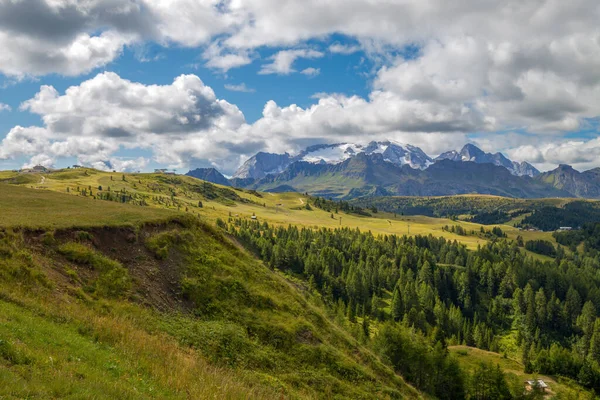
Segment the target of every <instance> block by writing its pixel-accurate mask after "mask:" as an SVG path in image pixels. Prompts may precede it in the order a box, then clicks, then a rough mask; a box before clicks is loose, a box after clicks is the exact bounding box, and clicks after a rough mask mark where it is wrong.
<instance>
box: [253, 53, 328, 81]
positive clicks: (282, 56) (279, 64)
mask: <svg viewBox="0 0 600 400" xmlns="http://www.w3.org/2000/svg"><path fill="white" fill-rule="evenodd" d="M323 55H324V54H323V53H322V52H320V51H317V50H312V49H296V50H281V51H279V52H278V53H277V54H275V55H274V56H272V57H270V59H271V60H273V62H271V63H270V64H265V65H263V66H262V68H261V70H260V71H259V72H258V73H259V74H263V75H266V74H278V75H289V74H291V73H292V72H296V70H295V69H293V68H292V65H293V64H294V61H296V60H297V59H298V58H308V59H314V58H320V57H323Z"/></svg>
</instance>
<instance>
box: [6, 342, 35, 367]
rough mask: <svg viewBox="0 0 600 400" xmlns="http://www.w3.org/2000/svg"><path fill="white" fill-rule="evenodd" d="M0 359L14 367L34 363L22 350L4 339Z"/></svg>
mask: <svg viewBox="0 0 600 400" xmlns="http://www.w3.org/2000/svg"><path fill="white" fill-rule="evenodd" d="M0 359H4V360H6V361H8V362H9V363H10V364H12V365H27V364H31V362H32V360H31V358H29V357H28V356H27V355H26V354H24V353H23V352H22V351H21V350H19V349H17V348H15V347H14V345H12V344H11V343H9V342H7V341H5V340H2V339H0Z"/></svg>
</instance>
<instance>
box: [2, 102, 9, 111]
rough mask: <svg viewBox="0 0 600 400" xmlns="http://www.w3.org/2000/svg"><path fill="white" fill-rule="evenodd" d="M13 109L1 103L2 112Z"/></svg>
mask: <svg viewBox="0 0 600 400" xmlns="http://www.w3.org/2000/svg"><path fill="white" fill-rule="evenodd" d="M11 110H12V107H11V106H9V105H8V104H4V103H0V111H11Z"/></svg>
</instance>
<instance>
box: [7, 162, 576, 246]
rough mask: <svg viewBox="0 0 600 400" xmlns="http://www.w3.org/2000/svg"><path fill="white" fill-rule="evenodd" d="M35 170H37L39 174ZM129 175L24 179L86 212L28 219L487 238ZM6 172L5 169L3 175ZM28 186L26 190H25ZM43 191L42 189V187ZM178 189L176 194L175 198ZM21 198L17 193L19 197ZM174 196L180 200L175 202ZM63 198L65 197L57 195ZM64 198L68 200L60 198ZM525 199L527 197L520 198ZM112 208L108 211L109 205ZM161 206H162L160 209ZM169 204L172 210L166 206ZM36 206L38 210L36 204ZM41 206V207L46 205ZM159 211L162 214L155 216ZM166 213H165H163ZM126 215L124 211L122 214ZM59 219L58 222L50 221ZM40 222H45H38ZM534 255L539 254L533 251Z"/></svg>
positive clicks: (285, 197) (276, 196)
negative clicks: (236, 219)
mask: <svg viewBox="0 0 600 400" xmlns="http://www.w3.org/2000/svg"><path fill="white" fill-rule="evenodd" d="M2 174H4V179H7V178H11V177H12V178H15V177H18V176H27V177H29V178H28V179H31V176H32V174H26V175H19V174H18V173H13V172H3V173H2ZM34 175H35V174H34ZM124 176H125V180H123V179H122V177H123V174H120V173H109V172H102V171H97V170H92V169H78V170H59V171H56V172H52V173H48V174H43V177H44V183H43V185H42V184H41V183H38V185H37V186H35V185H30V184H23V186H27V187H39V188H41V189H46V190H50V191H55V192H59V193H61V194H63V195H64V196H66V195H67V189H68V190H69V195H70V196H72V197H74V198H75V199H76V200H73V201H74V202H76V201H78V202H76V203H72V204H71V207H70V208H72V209H74V210H77V212H78V213H82V214H84V215H81V216H78V215H75V214H74V215H72V216H70V215H60V216H57V217H56V218H55V217H54V216H53V215H47V214H48V211H47V210H44V211H42V212H38V211H33V212H32V213H31V214H32V215H31V217H32V218H31V221H29V222H28V225H29V226H36V221H37V220H43V219H51V221H49V223H47V225H46V226H56V227H60V226H61V223H62V226H69V224H73V223H74V221H76V220H77V219H79V220H82V221H86V223H87V224H89V226H94V224H100V225H102V224H104V223H106V224H107V225H115V224H116V225H118V224H120V223H133V224H137V223H139V222H140V221H143V220H145V219H149V218H150V219H152V218H159V219H160V218H165V217H168V215H169V214H167V212H168V210H170V211H171V212H173V211H180V212H185V211H186V209H187V212H188V214H192V215H197V216H201V217H203V218H206V219H208V220H212V221H215V220H216V219H217V218H221V219H224V220H226V219H227V218H228V216H229V215H232V216H236V215H237V216H240V217H242V218H250V217H251V216H252V215H256V216H257V217H258V219H259V220H260V221H266V222H269V223H270V224H275V225H283V226H287V225H288V224H294V225H298V226H305V227H315V226H318V227H321V226H322V227H327V228H336V227H339V226H346V227H352V228H360V229H361V230H370V231H372V232H373V233H375V234H396V235H405V234H411V235H417V234H419V235H429V234H432V235H434V236H438V237H439V236H443V237H445V238H447V239H449V240H458V241H459V242H461V243H464V244H465V245H466V246H467V247H468V248H470V249H475V248H477V246H478V245H480V244H483V243H485V242H486V241H487V240H486V239H482V238H480V237H478V236H477V235H467V236H460V235H456V234H453V233H451V232H446V231H444V230H442V228H443V227H444V226H445V225H450V226H451V225H461V226H463V228H465V229H467V230H468V231H471V230H474V231H476V232H478V231H479V228H480V227H481V225H479V224H473V223H469V222H464V221H452V220H450V219H445V218H432V217H425V216H401V215H394V214H393V213H386V212H379V213H377V214H373V216H372V217H364V216H358V215H354V214H344V213H340V214H335V215H334V218H331V213H329V212H326V211H323V210H320V209H318V208H316V207H313V210H312V211H309V210H306V209H305V208H304V207H303V205H304V204H305V203H306V202H307V201H309V200H308V199H307V198H306V197H305V196H304V195H303V194H301V193H262V194H261V193H256V192H254V193H253V192H252V191H248V190H235V189H231V188H227V187H222V186H219V185H212V184H205V183H204V182H203V181H200V180H198V179H195V178H192V177H188V176H174V177H173V176H166V175H161V174H124ZM1 177H2V175H1V174H0V179H1ZM41 178H42V175H36V178H35V179H37V180H38V181H39V182H41ZM336 184H340V190H342V189H343V188H344V187H346V184H347V185H350V186H352V184H353V183H352V182H336ZM78 187H79V188H80V189H89V187H91V188H92V190H93V193H94V195H97V194H98V193H106V192H107V190H108V188H110V189H111V193H115V192H118V191H121V190H125V191H127V193H132V194H136V195H137V196H139V197H140V198H144V200H145V201H146V203H147V204H148V207H139V206H137V207H134V206H131V207H134V208H130V209H128V210H129V211H128V212H130V213H134V214H131V215H125V214H126V213H125V209H124V208H122V207H115V205H118V203H115V202H111V201H100V200H96V201H89V200H91V197H89V196H87V197H83V196H81V194H80V193H79V192H77V188H78ZM99 187H102V191H99V190H98V189H99ZM22 190H24V189H22ZM37 192H42V193H44V192H45V190H44V191H42V190H38V191H37ZM172 194H174V196H173V197H172ZM26 196H32V197H33V198H37V197H40V196H41V197H43V196H45V195H44V194H36V195H33V194H31V191H29V192H24V193H22V194H21V195H19V196H15V195H13V196H12V197H13V198H12V199H7V200H6V201H5V202H4V204H7V205H9V206H10V205H11V204H12V205H14V204H15V203H16V202H18V201H19V200H20V197H26ZM2 197H3V194H2V192H1V191H0V206H2V205H3V202H2ZM15 197H17V198H15ZM456 198H457V199H459V200H460V199H474V201H477V202H480V203H482V204H487V203H488V202H500V203H502V204H503V202H508V203H510V204H512V203H513V202H514V200H512V199H505V198H501V197H497V196H474V195H473V196H469V195H466V196H456ZM172 199H174V201H175V203H176V205H175V204H174V203H172ZM82 200H88V204H89V203H93V204H94V205H89V206H88V207H95V205H96V204H95V203H100V206H99V207H101V208H102V209H103V212H104V213H105V214H106V215H102V218H101V219H102V222H97V221H95V220H94V216H95V215H96V213H98V214H100V211H99V210H97V211H96V210H94V209H91V210H90V212H89V213H88V212H84V210H83V207H85V205H84V204H85V203H83V202H81V201H82ZM56 201H59V200H56ZM60 201H63V200H60ZM199 201H201V202H202V203H203V207H202V208H200V207H198V205H199V204H198V203H199ZM520 201H521V200H520ZM527 201H528V200H522V202H527ZM534 201H538V202H541V201H543V202H547V203H548V204H550V203H551V204H562V203H563V202H564V199H544V200H534ZM104 208H106V210H104ZM112 209H114V210H115V212H117V210H119V213H118V214H117V215H115V217H114V218H113V217H111V215H110V210H112ZM138 209H143V210H144V211H140V212H139V213H135V210H138ZM157 209H160V211H156V210H157ZM165 209H166V210H165ZM32 210H35V209H32ZM40 211H41V210H40ZM13 212H14V213H15V215H13V216H12V217H10V216H9V215H6V216H4V215H2V216H0V225H1V224H2V223H3V221H2V218H4V219H5V220H7V219H9V218H10V219H12V220H13V221H14V222H13V224H19V222H20V221H23V222H21V223H23V224H24V223H25V222H26V221H27V220H28V219H29V218H28V217H29V216H28V215H19V214H23V213H22V212H20V209H19V208H17V209H16V210H13ZM153 213H156V215H152V214H153ZM161 213H165V214H161ZM119 214H120V215H119ZM50 224H56V225H50ZM37 225H39V222H38V223H37ZM500 226H501V228H502V230H503V231H505V232H506V233H507V235H508V236H509V238H511V239H515V238H516V237H517V236H518V235H521V236H523V237H524V240H526V241H527V240H533V239H545V240H550V241H552V242H554V238H553V237H552V235H551V234H550V233H548V232H523V231H519V230H518V229H517V228H514V227H513V226H509V225H500ZM485 228H486V229H491V228H492V226H485ZM530 255H532V256H534V257H538V256H536V255H533V253H531V254H530Z"/></svg>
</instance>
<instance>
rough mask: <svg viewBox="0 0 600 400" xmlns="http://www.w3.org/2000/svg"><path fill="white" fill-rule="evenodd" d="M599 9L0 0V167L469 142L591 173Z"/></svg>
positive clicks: (576, 2) (236, 158) (173, 165)
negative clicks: (359, 145) (340, 146)
mask: <svg viewBox="0 0 600 400" xmlns="http://www.w3.org/2000/svg"><path fill="white" fill-rule="evenodd" d="M598 21H600V2H598V1H597V0H572V1H569V2H566V1H564V0H528V1H525V2H524V1H522V0H505V1H494V0H485V1H482V0H457V1H447V0H304V1H296V0H277V1H276V0H219V1H213V0H79V1H75V0H0V49H1V51H0V169H17V168H21V167H27V166H33V165H37V164H41V165H44V166H48V167H65V166H68V165H72V164H82V165H86V166H91V167H94V168H99V169H106V170H118V171H138V170H141V171H149V170H152V169H153V168H170V169H175V170H177V171H180V172H186V171H187V170H188V169H191V168H196V167H215V168H217V169H218V170H220V171H221V172H223V173H225V174H227V175H231V174H232V173H233V172H234V171H235V170H236V169H237V167H238V166H239V165H240V164H241V163H243V162H244V161H245V160H246V159H247V158H248V157H250V156H252V155H253V154H255V153H256V152H258V151H267V152H276V153H282V152H290V153H294V152H298V151H299V150H301V149H303V148H304V147H306V146H308V145H312V144H317V143H341V142H352V143H367V142H369V141H372V140H385V139H389V140H394V141H398V142H402V143H410V144H413V145H416V146H419V147H421V148H422V149H423V150H424V151H425V152H426V153H428V154H429V155H431V156H435V155H437V154H440V153H442V152H444V151H448V150H453V149H456V150H459V149H460V148H461V147H462V146H463V145H464V144H466V143H475V144H476V145H478V146H479V147H481V148H482V149H483V150H486V151H492V152H496V151H501V152H503V153H504V154H506V155H507V156H508V157H509V158H511V159H513V160H515V161H528V162H530V163H532V164H533V165H535V166H536V167H538V168H539V169H540V170H549V169H553V168H555V167H556V166H557V165H558V164H569V165H572V166H574V167H575V168H576V169H579V170H586V169H590V168H595V167H600V139H599V133H600V24H599V23H598Z"/></svg>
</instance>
